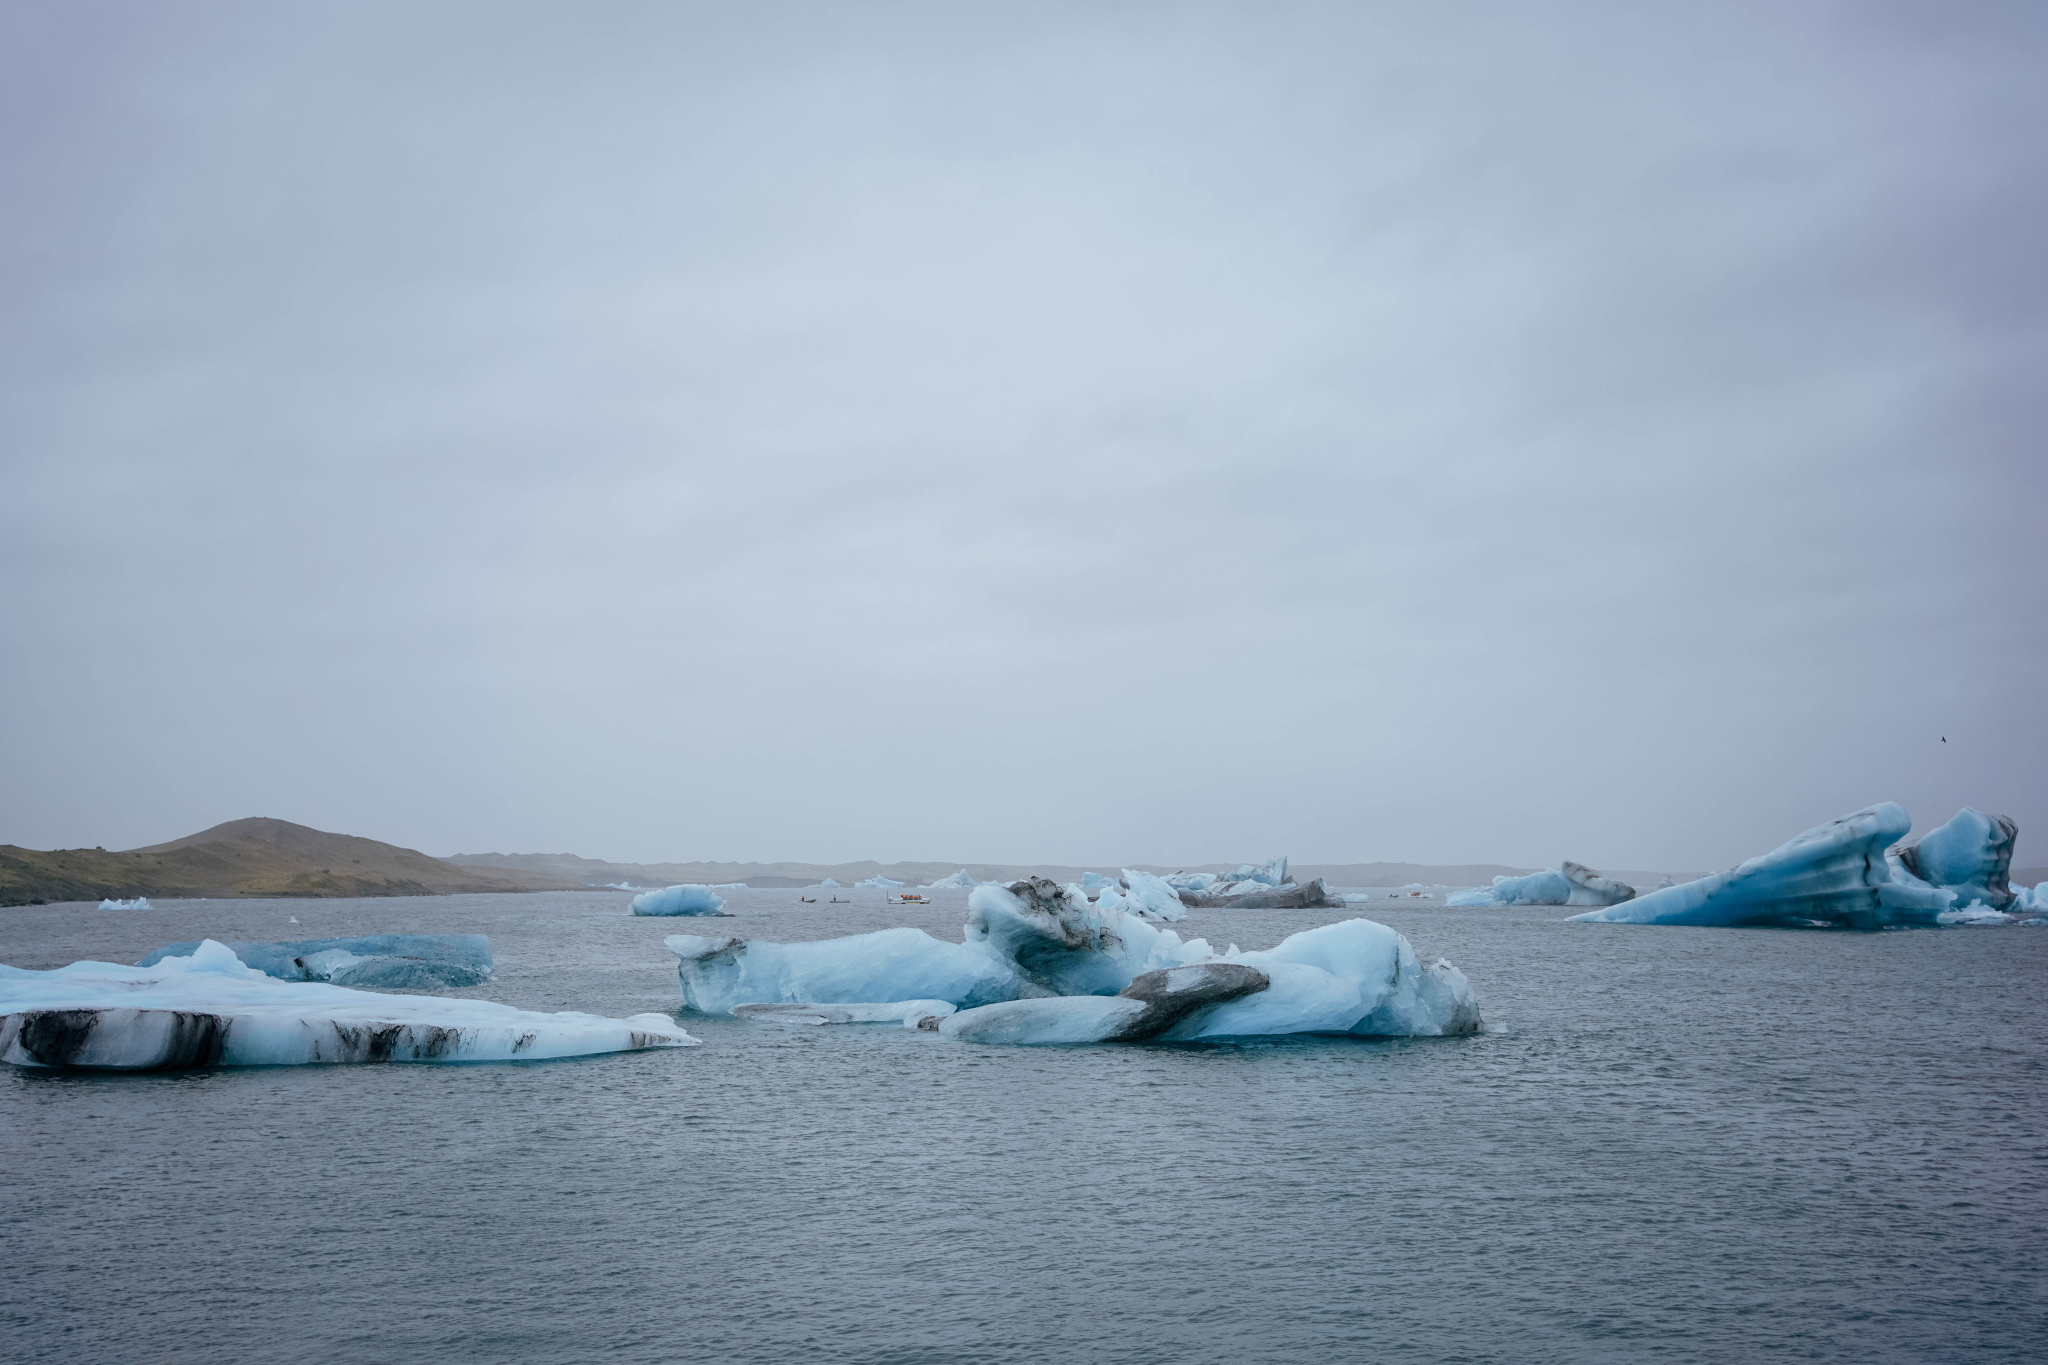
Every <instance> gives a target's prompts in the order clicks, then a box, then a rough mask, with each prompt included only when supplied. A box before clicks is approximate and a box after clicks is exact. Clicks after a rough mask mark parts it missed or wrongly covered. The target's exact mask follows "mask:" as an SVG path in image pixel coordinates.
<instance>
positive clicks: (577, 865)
mask: <svg viewBox="0 0 2048 1365" xmlns="http://www.w3.org/2000/svg"><path fill="white" fill-rule="evenodd" d="M442 861H443V862H448V863H454V864H456V865H457V866H460V867H477V868H502V869H504V870H506V871H515V872H524V873H529V874H533V875H539V876H552V877H560V878H563V879H565V880H570V881H576V882H580V883H582V884H583V885H585V886H603V885H609V884H614V883H618V882H625V883H627V884H628V885H631V886H673V885H676V884H677V883H683V882H701V883H717V882H745V883H746V884H747V885H749V886H759V887H792V886H816V885H817V884H818V883H819V882H821V881H823V880H824V879H825V878H827V877H830V878H832V879H833V880H834V881H836V882H839V883H840V884H841V885H845V886H851V885H852V884H853V883H855V882H861V881H866V880H867V879H868V878H870V877H874V876H883V877H887V878H889V879H890V880H892V881H899V882H903V883H904V884H905V885H908V886H922V885H924V884H926V883H928V882H934V881H937V880H938V879H939V878H941V877H946V876H950V875H951V874H953V873H954V872H956V871H959V870H960V869H961V868H965V869H966V870H967V874H968V875H969V876H971V877H974V878H976V879H977V880H979V881H1013V880H1015V879H1016V878H1018V877H1028V876H1041V877H1051V878H1053V879H1054V880H1055V881H1062V882H1067V881H1078V880H1080V877H1081V874H1082V873H1083V872H1100V873H1104V874H1106V875H1109V876H1115V875H1116V874H1117V873H1118V872H1119V871H1121V870H1122V869H1121V868H1118V867H1109V866H1100V867H1096V866H1090V867H1080V866H1074V867H1068V866H1062V865H1055V864H1051V863H970V862H950V863H932V862H897V863H878V862H872V861H869V862H858V863H801V862H779V863H721V862H692V863H615V862H608V861H606V860H604V859H601V858H583V857H579V856H577V855H576V854H574V853H453V854H449V855H448V856H447V857H445V858H443V859H442ZM1126 866H1129V867H1133V868H1136V869H1137V870H1138V871H1140V872H1157V873H1161V874H1165V873H1170V872H1181V871H1187V872H1229V871H1231V870H1232V869H1234V868H1235V867H1237V866H1238V864H1236V863H1197V864H1192V865H1189V866H1186V867H1178V866H1176V867H1168V866H1166V865H1164V864H1153V863H1130V864H1126ZM1290 870H1291V871H1292V872H1293V873H1294V876H1295V877H1296V879H1297V880H1299V881H1303V882H1306V881H1309V880H1311V879H1313V878H1316V877H1321V878H1322V879H1323V880H1324V881H1326V882H1328V883H1329V884H1330V885H1331V886H1407V885H1409V884H1410V883H1413V882H1421V883H1422V884H1423V885H1425V886H1491V885H1493V879H1494V878H1495V877H1521V876H1526V875H1528V874H1529V873H1531V872H1535V871H1537V870H1538V869H1536V868H1533V867H1509V866H1507V865H1505V864H1502V863H1453V864H1431V863H1384V862H1382V863H1298V864H1295V865H1294V866H1293V867H1292V868H1291V869H1290ZM1612 875H1614V876H1617V877H1620V878H1621V879H1622V880H1623V881H1631V882H1632V884H1638V885H1640V886H1641V887H1642V889H1644V890H1648V889H1649V888H1650V887H1651V886H1654V885H1655V884H1656V882H1657V879H1658V878H1659V877H1661V876H1662V875H1663V874H1662V873H1656V872H1618V873H1614V874H1612Z"/></svg>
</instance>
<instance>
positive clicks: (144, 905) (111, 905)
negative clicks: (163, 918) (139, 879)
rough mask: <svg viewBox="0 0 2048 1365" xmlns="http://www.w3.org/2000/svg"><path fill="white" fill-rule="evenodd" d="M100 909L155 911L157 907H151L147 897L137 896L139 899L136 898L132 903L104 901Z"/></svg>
mask: <svg viewBox="0 0 2048 1365" xmlns="http://www.w3.org/2000/svg"><path fill="white" fill-rule="evenodd" d="M100 909H102V910H154V909H156V907H155V906H154V905H151V904H150V903H149V897H147V896H137V897H136V898H135V899H134V900H132V901H117V900H103V901H101V902H100Z"/></svg>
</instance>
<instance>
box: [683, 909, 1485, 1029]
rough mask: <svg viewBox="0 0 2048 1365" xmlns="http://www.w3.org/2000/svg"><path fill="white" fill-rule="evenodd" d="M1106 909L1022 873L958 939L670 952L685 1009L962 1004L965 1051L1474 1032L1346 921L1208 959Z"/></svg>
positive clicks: (696, 939) (1420, 968)
mask: <svg viewBox="0 0 2048 1365" xmlns="http://www.w3.org/2000/svg"><path fill="white" fill-rule="evenodd" d="M1103 900H1106V901H1108V902H1109V903H1108V904H1106V905H1105V904H1104V903H1103V901H1097V902H1096V903H1094V904H1090V903H1089V901H1088V900H1087V898H1086V896H1085V895H1084V894H1083V892H1082V890H1081V888H1080V887H1079V886H1069V887H1064V888H1063V887H1060V886H1058V885H1056V884H1055V883H1053V882H1051V881H1048V880H1046V879H1044V878H1028V879H1026V880H1024V881H1019V882H1013V883H1011V884H1010V885H1009V886H995V885H991V884H983V885H981V886H978V887H976V888H975V889H974V891H973V893H972V894H971V895H970V896H969V897H968V902H967V904H968V920H967V924H966V927H965V930H964V932H963V935H962V942H959V943H949V942H946V941H944V940H941V939H937V938H934V937H932V936H931V935H930V934H927V933H925V932H924V931H923V930H921V929H912V928H898V929H884V930H880V931H878V932H875V933H870V934H855V935H851V936H849V937H846V938H838V939H826V940H822V941H818V942H811V943H769V942H761V941H745V940H741V939H738V938H710V937H703V936H696V935H683V934H677V935H673V936H671V937H670V938H669V939H668V940H667V942H668V946H669V948H670V950H671V951H673V952H674V953H675V955H676V958H677V975H678V978H679V980H680V982H681V986H682V994H683V1001H684V1003H685V1004H686V1005H687V1006H689V1007H690V1008H692V1009H696V1010H701V1011H705V1012H707V1013H723V1012H737V1011H738V1010H740V1009H742V1008H744V1009H746V1010H748V1011H750V1012H752V1013H756V1014H758V1013H759V1012H761V1011H763V1010H764V1009H766V1008H767V1007H771V1006H791V1007H801V1008H798V1009H797V1010H796V1011H795V1012H796V1013H797V1014H799V1015H801V1014H803V1013H804V1012H805V1011H806V1010H808V1011H809V1012H811V1013H817V1012H818V1011H819V1009H820V1008H821V1007H825V1006H834V1007H839V1008H852V1007H853V1006H854V1005H856V1004H857V1005H860V1007H861V1008H869V1007H871V1005H872V1004H873V1002H883V1003H888V1002H919V1003H920V1004H923V1003H928V1002H930V1001H933V1000H938V1001H943V1002H945V1003H947V1004H949V1005H952V1006H954V1007H956V1008H957V1010H958V1013H956V1014H950V1015H947V1016H946V1017H945V1018H944V1019H942V1020H940V1022H939V1023H938V1024H937V1026H936V1027H937V1029H938V1031H939V1032H940V1033H941V1034H943V1035H944V1036H946V1037H950V1038H958V1039H962V1040H967V1041H981V1042H1016V1043H1045V1042H1102V1041H1129V1040H1133V1039H1136V1038H1139V1037H1159V1038H1198V1037H1199V1038H1214V1037H1226V1036H1244V1035H1259V1034H1286V1033H1352V1034H1371V1035H1380V1034H1386V1035H1403V1036H1430V1035H1455V1034H1463V1033H1473V1032H1477V1031H1478V1030H1479V1029H1480V1028H1481V1022H1480V1016H1479V1005H1478V1001H1477V1000H1476V998H1475V997H1474V996H1473V993H1472V988H1471V985H1470V983H1469V982H1467V981H1466V979H1465V977H1464V974H1463V973H1461V972H1460V971H1458V969H1457V968H1456V967H1453V966H1451V965H1450V964H1449V963H1447V962H1436V963H1433V964H1430V965H1427V966H1425V965H1424V964H1423V963H1422V962H1421V961H1420V960H1418V959H1417V957H1416V955H1415V951H1414V949H1413V947H1412V946H1410V944H1409V943H1408V941H1407V940H1406V939H1404V938H1402V937H1401V935H1399V934H1397V933H1395V932H1394V931H1393V930H1392V929H1389V928H1387V927H1386V926H1385V925H1383V924H1376V923H1374V922H1372V921H1370V920H1362V919H1354V920H1346V921H1343V922H1341V923H1338V924H1329V925H1324V926H1323V927H1321V928H1319V929H1310V930H1307V931H1305V932H1303V933H1298V934H1294V935H1291V936H1289V937H1288V938H1287V939H1285V940H1283V941H1282V942H1281V943H1280V944H1279V945H1278V946H1277V947H1274V948H1270V949H1266V950H1263V951H1258V952H1241V951H1240V950H1239V949H1238V948H1237V947H1236V946H1235V945H1232V946H1231V947H1230V948H1229V949H1227V950H1226V951H1224V952H1221V953H1218V952H1216V951H1215V950H1214V949H1212V948H1211V947H1210V946H1209V944H1208V943H1207V942H1206V941H1204V940H1201V939H1195V940H1191V941H1187V942H1183V941H1182V939H1181V938H1180V936H1179V935H1178V934H1177V933H1175V932H1174V931H1173V930H1171V929H1164V928H1161V927H1159V926H1158V925H1157V924H1156V923H1154V922H1151V921H1149V920H1148V919H1146V918H1145V917H1144V916H1143V915H1142V914H1141V913H1139V911H1138V910H1137V909H1135V908H1132V907H1131V906H1130V903H1129V901H1128V899H1127V898H1125V897H1124V896H1122V895H1121V894H1117V895H1112V894H1111V892H1110V890H1109V889H1108V888H1105V891H1104V897H1103ZM1225 967H1228V968H1230V970H1223V968H1225ZM1239 967H1242V968H1246V969H1249V970H1248V971H1239V970H1236V968H1239ZM1187 968H1204V969H1208V968H1215V969H1216V970H1203V971H1197V972H1194V973H1192V974H1189V973H1187V972H1185V971H1183V970H1182V969H1187ZM1160 973H1165V975H1164V976H1161V975H1159V974H1160ZM1176 973H1180V974H1179V975H1176ZM1255 978H1256V980H1260V981H1263V982H1264V984H1263V985H1258V984H1256V982H1255ZM1112 1001H1121V1002H1122V1003H1111V1002H1112ZM984 1009H987V1010H993V1011H994V1012H993V1013H984V1012H983V1011H984ZM1169 1016H1170V1017H1169ZM931 1017H932V1016H919V1018H918V1019H915V1020H913V1019H912V1018H910V1017H909V1015H907V1014H906V1016H905V1022H906V1023H918V1022H925V1024H926V1026H927V1027H929V1026H930V1025H929V1023H928V1020H929V1019H930V1018H931Z"/></svg>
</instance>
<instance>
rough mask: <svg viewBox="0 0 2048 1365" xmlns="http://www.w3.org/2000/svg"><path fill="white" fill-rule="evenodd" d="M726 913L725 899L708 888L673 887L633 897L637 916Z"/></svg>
mask: <svg viewBox="0 0 2048 1365" xmlns="http://www.w3.org/2000/svg"><path fill="white" fill-rule="evenodd" d="M724 911H725V897H723V896H721V895H719V894H718V893H717V892H716V891H713V890H712V889H711V888H710V887H708V886H694V885H693V886H671V887H666V888H664V889H662V890H660V891H646V892H642V893H641V894H640V895H637V896H635V897H633V913H634V914H636V915H663V916H668V915H718V914H723V913H724Z"/></svg>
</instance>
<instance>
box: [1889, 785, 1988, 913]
mask: <svg viewBox="0 0 2048 1365" xmlns="http://www.w3.org/2000/svg"><path fill="white" fill-rule="evenodd" d="M2018 838H2019V826H2018V825H2016V824H2014V823H2013V820H2012V817H2011V816H2007V815H1986V814H1985V813H1984V812H1983V811H1981V810H1976V809H1973V808H1972V807H1969V806H1965V807H1963V808H1962V809H1961V810H1959V811H1957V812H1956V813H1955V817H1954V818H1953V819H1951V820H1950V821H1949V822H1948V823H1947V824H1945V825H1942V826H1941V827H1940V828H1938V829H1931V830H1929V831H1928V832H1927V833H1925V834H1923V835H1921V836H1920V837H1919V838H1917V839H1907V840H1904V841H1902V842H1901V843H1898V844H1896V845H1894V846H1893V847H1892V848H1891V849H1890V850H1889V851H1888V852H1887V853H1886V854H1885V859H1886V861H1887V862H1889V863H1890V864H1891V865H1892V874H1893V877H1894V879H1895V880H1904V878H1900V877H1899V875H1898V874H1899V871H1900V869H1904V871H1905V872H1906V873H1907V874H1908V875H1909V876H1910V877H1911V878H1912V879H1914V880H1916V881H1918V882H1920V883H1922V884H1924V885H1928V886H1938V887H1941V888H1942V889H1943V890H1946V891H1953V892H1955V893H1956V902H1957V904H1959V905H1960V904H1964V903H1966V902H1970V901H1982V902H1983V903H1984V905H1985V906H1986V908H1988V909H1991V910H2005V909H2008V908H2010V907H2011V905H2012V903H2013V902H2014V901H2015V900H2016V899H2017V896H2016V895H2015V894H2014V892H2013V889H2012V887H2011V886H2010V885H2009V884H2008V882H2007V875H2008V874H2009V873H2010V871H2011V869H2012V848H2013V844H2014V842H2015V841H2017V840H2018Z"/></svg>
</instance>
